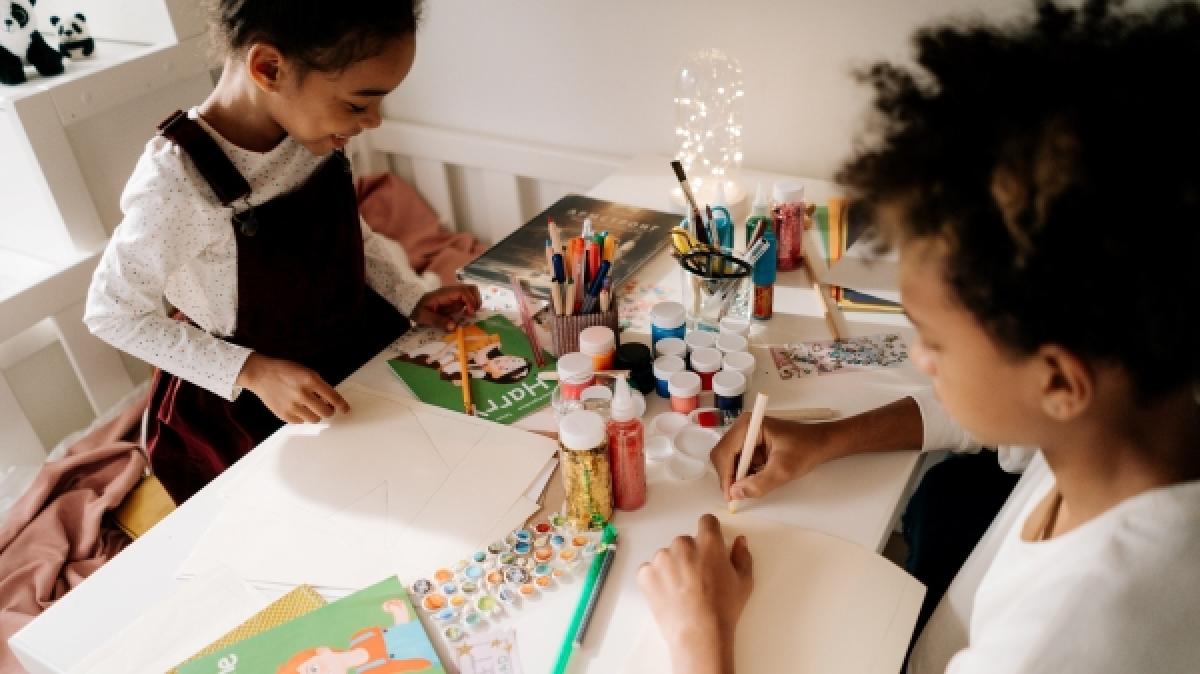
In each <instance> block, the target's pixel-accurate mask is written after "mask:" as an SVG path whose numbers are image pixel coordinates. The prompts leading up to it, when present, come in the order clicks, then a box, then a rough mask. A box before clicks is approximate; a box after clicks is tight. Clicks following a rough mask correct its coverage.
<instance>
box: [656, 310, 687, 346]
mask: <svg viewBox="0 0 1200 674" xmlns="http://www.w3.org/2000/svg"><path fill="white" fill-rule="evenodd" d="M685 323H687V311H686V310H685V309H684V308H683V305H682V304H680V303H679V302H659V303H658V304H655V305H654V306H653V307H651V308H650V345H651V346H656V345H657V344H658V340H660V339H662V338H664V337H678V338H679V339H683V334H684V333H685V332H687V328H686V327H685Z"/></svg>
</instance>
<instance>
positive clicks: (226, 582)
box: [70, 567, 268, 674]
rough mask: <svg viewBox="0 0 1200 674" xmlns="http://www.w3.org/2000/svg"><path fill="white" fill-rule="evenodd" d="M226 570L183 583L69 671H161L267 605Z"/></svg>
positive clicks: (93, 673)
mask: <svg viewBox="0 0 1200 674" xmlns="http://www.w3.org/2000/svg"><path fill="white" fill-rule="evenodd" d="M267 601H268V600H267V599H266V598H264V597H262V596H261V595H259V594H258V593H257V592H255V591H254V590H253V589H251V588H250V587H249V586H248V585H246V583H245V582H243V581H242V580H241V579H240V578H238V577H237V575H236V574H235V573H234V572H233V571H231V570H230V569H228V568H226V567H217V568H214V569H213V570H212V571H211V572H209V573H208V574H205V575H204V576H200V577H198V578H195V579H193V580H190V581H187V582H185V583H183V584H182V585H180V586H179V588H178V589H177V590H176V591H175V592H173V593H171V595H170V596H168V597H167V598H165V599H163V600H162V601H161V602H159V603H158V604H156V605H155V606H153V607H151V608H150V609H149V610H147V611H146V612H145V613H144V614H142V616H141V617H140V618H138V619H137V620H136V621H134V622H133V623H132V624H130V625H129V627H127V628H125V629H124V630H123V631H121V632H120V633H119V634H117V635H116V636H115V637H113V638H112V639H110V640H109V641H107V642H106V643H105V644H104V645H103V646H101V647H100V648H98V649H96V650H95V651H93V652H92V653H91V654H89V655H88V656H87V657H85V658H84V659H83V660H81V661H80V662H79V664H78V665H76V666H75V667H73V668H72V669H71V670H70V674H129V673H130V672H165V671H167V670H169V669H171V668H172V667H175V666H176V665H178V664H179V663H181V662H183V661H184V660H186V659H188V658H190V657H191V656H192V655H194V654H195V653H197V652H198V651H199V650H200V649H202V648H204V647H205V646H207V645H209V644H210V643H212V642H214V641H216V640H217V639H219V638H221V637H222V636H223V635H224V634H226V633H227V632H229V631H230V630H232V629H233V628H235V627H237V626H238V625H240V624H242V622H243V621H245V620H246V619H247V618H249V617H250V616H252V615H254V614H255V613H256V612H258V611H259V610H261V609H262V608H263V606H265V605H266V603H267Z"/></svg>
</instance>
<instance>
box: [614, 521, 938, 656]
mask: <svg viewBox="0 0 1200 674" xmlns="http://www.w3.org/2000/svg"><path fill="white" fill-rule="evenodd" d="M718 518H719V519H720V520H721V532H722V534H724V536H725V538H726V540H729V541H732V540H733V539H734V538H735V537H736V536H738V535H739V534H740V535H743V536H745V537H746V541H747V544H748V546H749V548H750V552H751V554H752V555H753V556H754V592H753V594H751V595H750V601H749V603H747V604H746V608H745V610H744V611H743V613H742V616H741V620H740V621H739V622H738V627H737V641H736V643H735V644H734V663H735V664H736V666H737V671H739V672H794V673H796V674H894V673H895V672H898V671H900V666H901V664H902V663H903V661H904V653H905V651H906V650H907V647H908V641H909V637H910V636H911V635H912V632H913V626H914V625H915V624H916V621H917V613H918V611H919V610H920V608H921V600H922V599H923V598H924V596H925V587H924V586H923V585H921V583H920V582H918V581H917V580H916V579H914V578H913V577H912V576H910V575H908V574H907V573H905V571H904V569H901V568H900V567H898V566H896V565H895V564H893V563H891V562H890V561H888V560H887V559H884V558H883V557H881V556H879V555H877V554H875V553H874V552H872V551H870V550H867V549H866V548H863V547H861V546H859V545H857V544H855V543H851V542H849V541H845V540H842V539H840V538H837V537H835V536H830V535H828V534H823V533H818V532H815V531H808V530H804V529H797V528H793V527H790V526H787V525H783V524H778V523H775V522H769V521H767V520H763V519H758V518H755V517H754V516H753V515H752V514H750V513H742V512H739V513H738V514H737V515H736V516H726V515H719V516H718ZM669 671H671V661H670V654H669V652H668V650H667V645H666V643H665V642H664V641H663V639H662V636H661V635H660V633H659V630H658V628H657V627H656V626H655V625H654V622H653V619H648V620H647V624H646V625H645V628H644V629H643V630H641V631H640V633H639V636H638V639H637V640H636V641H635V642H634V643H632V644H630V645H629V647H628V655H627V659H626V661H625V665H624V668H622V669H620V670H618V673H619V674H659V673H661V672H669Z"/></svg>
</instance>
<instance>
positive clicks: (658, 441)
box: [646, 435, 675, 464]
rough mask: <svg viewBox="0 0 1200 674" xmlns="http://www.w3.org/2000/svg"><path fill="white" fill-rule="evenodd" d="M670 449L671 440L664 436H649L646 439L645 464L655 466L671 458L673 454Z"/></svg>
mask: <svg viewBox="0 0 1200 674" xmlns="http://www.w3.org/2000/svg"><path fill="white" fill-rule="evenodd" d="M674 451H675V450H673V449H672V448H671V438H669V437H667V436H665V435H650V436H647V437H646V462H647V463H648V464H657V463H660V462H662V461H665V460H667V459H669V458H671V454H672V453H673V452H674Z"/></svg>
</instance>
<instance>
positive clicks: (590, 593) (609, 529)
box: [553, 522, 617, 674]
mask: <svg viewBox="0 0 1200 674" xmlns="http://www.w3.org/2000/svg"><path fill="white" fill-rule="evenodd" d="M616 540H617V528H616V527H614V526H613V525H612V523H611V522H610V523H608V524H606V525H604V534H603V535H602V536H601V537H600V542H601V543H602V544H603V546H604V550H603V551H601V552H600V553H599V554H597V555H596V556H595V557H593V558H592V566H591V568H590V569H588V576H587V580H586V581H585V582H584V584H583V590H582V591H580V593H579V603H577V604H575V614H574V615H572V616H571V624H569V625H567V633H566V635H565V636H564V637H563V642H562V647H560V648H559V649H558V660H556V661H555V663H554V673H553V674H565V672H566V671H567V666H568V665H570V664H571V656H572V655H574V654H575V648H576V645H577V639H576V636H577V635H578V634H579V629H580V626H581V625H582V624H583V622H584V621H585V619H588V620H590V618H591V610H592V609H595V607H596V599H597V596H596V594H597V593H598V592H599V591H600V584H599V583H598V582H597V581H598V580H599V579H600V576H601V570H602V569H604V570H607V568H608V565H606V564H605V560H607V559H610V558H611V557H612V554H613V543H614V542H615V541H616Z"/></svg>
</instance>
